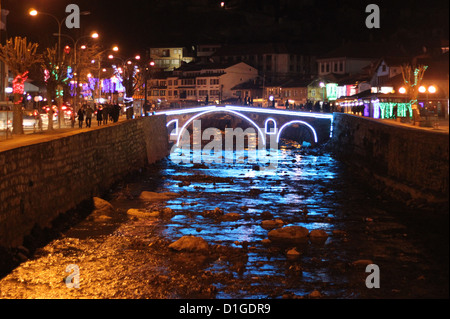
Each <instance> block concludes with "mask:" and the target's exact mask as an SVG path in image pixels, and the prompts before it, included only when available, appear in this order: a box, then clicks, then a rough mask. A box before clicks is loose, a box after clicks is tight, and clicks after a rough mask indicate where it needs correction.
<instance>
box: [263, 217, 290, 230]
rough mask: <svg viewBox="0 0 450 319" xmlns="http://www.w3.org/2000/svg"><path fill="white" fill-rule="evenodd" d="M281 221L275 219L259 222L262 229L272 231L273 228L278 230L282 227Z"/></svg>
mask: <svg viewBox="0 0 450 319" xmlns="http://www.w3.org/2000/svg"><path fill="white" fill-rule="evenodd" d="M283 224H284V223H283V221H282V220H281V219H275V220H263V221H262V222H261V227H262V228H264V229H274V228H280V227H282V226H283Z"/></svg>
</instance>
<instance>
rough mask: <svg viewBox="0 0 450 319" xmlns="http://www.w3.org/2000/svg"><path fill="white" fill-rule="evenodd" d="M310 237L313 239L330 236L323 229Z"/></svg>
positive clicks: (313, 232) (315, 230) (311, 233)
mask: <svg viewBox="0 0 450 319" xmlns="http://www.w3.org/2000/svg"><path fill="white" fill-rule="evenodd" d="M309 237H311V238H327V237H328V234H327V232H326V231H324V230H322V229H314V230H311V232H310V233H309Z"/></svg>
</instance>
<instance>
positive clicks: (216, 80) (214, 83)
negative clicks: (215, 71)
mask: <svg viewBox="0 0 450 319" xmlns="http://www.w3.org/2000/svg"><path fill="white" fill-rule="evenodd" d="M218 84H219V79H210V80H209V85H218Z"/></svg>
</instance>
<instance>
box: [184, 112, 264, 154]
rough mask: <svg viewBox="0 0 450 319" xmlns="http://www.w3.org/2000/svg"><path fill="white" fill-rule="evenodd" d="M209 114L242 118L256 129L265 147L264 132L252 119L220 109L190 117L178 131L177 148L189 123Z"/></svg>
mask: <svg viewBox="0 0 450 319" xmlns="http://www.w3.org/2000/svg"><path fill="white" fill-rule="evenodd" d="M209 113H231V114H234V115H236V116H238V117H240V118H243V119H244V120H246V121H247V122H249V123H250V124H251V125H253V126H254V127H255V128H256V129H257V131H258V133H259V137H260V138H261V139H262V141H263V145H264V146H265V145H266V138H265V135H264V132H263V131H262V130H261V128H260V127H259V126H258V124H256V123H255V122H254V121H253V120H252V119H250V118H249V117H247V116H245V115H243V114H241V113H239V112H236V111H233V110H228V109H224V108H220V109H213V110H208V111H205V112H201V113H199V114H196V115H194V116H193V117H191V118H190V119H189V120H188V121H187V122H186V123H184V125H183V126H182V127H181V129H180V130H179V131H178V138H177V146H180V139H181V137H182V136H183V133H184V131H185V130H186V128H187V127H188V126H189V125H190V124H191V123H193V122H194V120H195V119H197V118H200V117H202V116H204V115H206V114H209Z"/></svg>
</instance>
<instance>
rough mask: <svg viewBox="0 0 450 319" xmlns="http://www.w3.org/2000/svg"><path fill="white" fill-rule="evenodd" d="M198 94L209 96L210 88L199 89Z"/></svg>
mask: <svg viewBox="0 0 450 319" xmlns="http://www.w3.org/2000/svg"><path fill="white" fill-rule="evenodd" d="M198 95H199V96H207V95H208V90H199V91H198Z"/></svg>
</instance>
